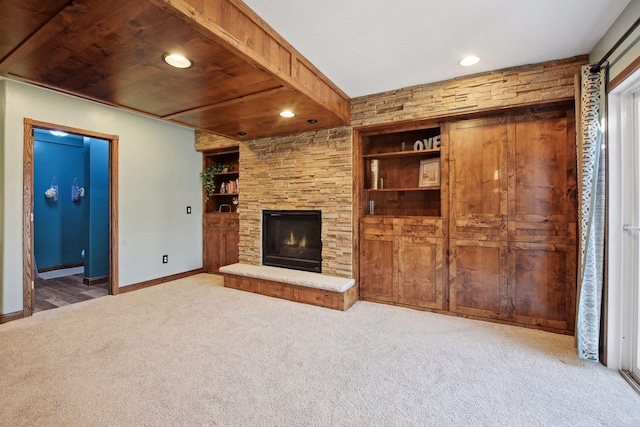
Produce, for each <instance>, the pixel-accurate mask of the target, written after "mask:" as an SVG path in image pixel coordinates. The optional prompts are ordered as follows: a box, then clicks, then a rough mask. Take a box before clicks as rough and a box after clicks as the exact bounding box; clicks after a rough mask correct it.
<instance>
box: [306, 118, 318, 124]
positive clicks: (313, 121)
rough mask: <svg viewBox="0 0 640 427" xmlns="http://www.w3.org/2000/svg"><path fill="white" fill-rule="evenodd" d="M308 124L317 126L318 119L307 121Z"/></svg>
mask: <svg viewBox="0 0 640 427" xmlns="http://www.w3.org/2000/svg"><path fill="white" fill-rule="evenodd" d="M307 123H309V124H310V125H315V124H316V123H318V121H317V120H316V119H309V120H307Z"/></svg>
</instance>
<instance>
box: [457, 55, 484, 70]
mask: <svg viewBox="0 0 640 427" xmlns="http://www.w3.org/2000/svg"><path fill="white" fill-rule="evenodd" d="M479 61H480V58H478V57H477V56H473V55H470V56H467V57H464V58H462V60H460V62H459V64H460V65H462V66H463V67H469V66H471V65H476V64H477V63H478V62H479Z"/></svg>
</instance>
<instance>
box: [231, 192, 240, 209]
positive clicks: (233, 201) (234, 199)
mask: <svg viewBox="0 0 640 427" xmlns="http://www.w3.org/2000/svg"><path fill="white" fill-rule="evenodd" d="M231 203H233V206H235V207H236V212H238V205H239V204H240V201H239V200H238V197H237V196H236V197H234V198H233V200H231Z"/></svg>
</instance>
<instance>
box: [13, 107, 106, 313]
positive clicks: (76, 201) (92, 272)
mask: <svg viewBox="0 0 640 427" xmlns="http://www.w3.org/2000/svg"><path fill="white" fill-rule="evenodd" d="M117 154H118V137H117V136H115V135H107V134H102V133H98V132H93V131H87V130H83V129H77V128H71V127H67V126H60V125H56V124H52V123H43V122H37V121H34V120H30V119H25V121H24V173H23V176H24V199H23V231H24V232H23V291H24V292H23V298H24V304H23V311H24V313H23V314H24V316H25V317H26V316H30V315H31V314H33V313H34V312H36V311H42V310H46V309H50V308H56V307H58V306H62V305H67V304H72V303H75V302H80V301H84V300H87V299H92V298H96V297H99V296H103V295H107V294H110V295H115V294H117V293H118V283H117V240H116V236H117Z"/></svg>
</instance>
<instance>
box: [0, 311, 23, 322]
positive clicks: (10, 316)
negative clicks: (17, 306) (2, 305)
mask: <svg viewBox="0 0 640 427" xmlns="http://www.w3.org/2000/svg"><path fill="white" fill-rule="evenodd" d="M23 317H24V312H23V311H15V312H13V313H7V314H0V325H1V324H3V323H7V322H11V321H13V320H18V319H22V318H23Z"/></svg>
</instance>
